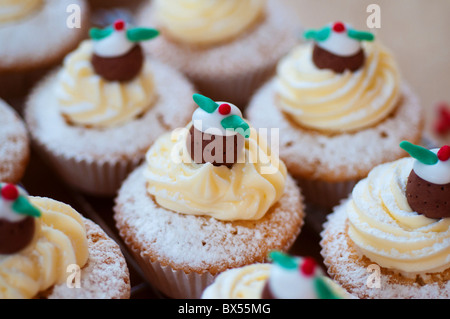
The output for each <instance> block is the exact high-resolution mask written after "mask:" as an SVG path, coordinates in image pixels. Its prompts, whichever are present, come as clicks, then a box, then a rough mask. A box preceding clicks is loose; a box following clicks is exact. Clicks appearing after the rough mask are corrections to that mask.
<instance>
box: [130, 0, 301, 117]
mask: <svg viewBox="0 0 450 319" xmlns="http://www.w3.org/2000/svg"><path fill="white" fill-rule="evenodd" d="M138 21H139V23H140V24H142V25H146V26H151V27H157V28H158V29H160V30H161V32H162V36H161V37H160V38H159V39H157V40H156V41H154V42H153V43H149V44H148V46H147V48H148V49H149V50H150V51H151V52H153V53H154V54H155V55H156V56H157V57H159V58H161V60H163V61H165V62H167V63H169V64H171V65H173V66H175V67H176V68H178V69H179V70H181V71H182V72H183V73H184V74H186V75H187V76H188V77H189V78H190V79H191V80H192V81H193V82H194V84H195V85H196V87H197V88H198V89H199V90H200V91H201V92H202V93H203V94H205V95H207V96H210V97H211V98H213V99H215V100H228V101H230V102H232V103H234V104H236V105H237V106H238V107H239V108H241V109H242V108H244V107H245V106H246V103H247V102H248V99H249V98H250V96H251V94H252V93H253V92H254V90H255V89H256V88H257V87H259V86H260V85H261V84H262V83H263V82H264V81H265V80H266V79H267V78H268V77H270V76H271V75H272V74H273V73H274V70H275V66H276V63H277V62H278V60H279V59H280V58H281V57H282V56H284V55H285V54H286V53H287V52H288V51H289V49H291V48H292V47H293V46H294V45H295V44H296V43H297V32H299V31H300V27H299V23H298V17H297V16H296V15H295V14H294V13H293V12H291V11H290V10H289V8H287V7H286V6H285V5H284V4H282V3H280V1H276V0H268V1H266V0H219V1H212V0H202V1H195V2H192V1H185V0H169V1H167V0H156V1H151V2H150V1H148V2H147V3H146V4H145V5H144V6H143V8H142V10H141V13H140V14H139V17H138Z"/></svg>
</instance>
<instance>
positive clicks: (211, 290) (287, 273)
mask: <svg viewBox="0 0 450 319" xmlns="http://www.w3.org/2000/svg"><path fill="white" fill-rule="evenodd" d="M269 257H270V259H271V261H272V263H271V264H268V263H265V264H253V265H247V266H244V267H240V268H234V269H229V270H227V271H225V272H223V273H221V274H220V275H218V276H217V278H216V279H215V281H214V282H213V283H212V284H211V285H210V286H208V288H206V289H205V291H204V292H203V294H202V299H343V298H351V296H350V295H349V294H348V293H347V292H346V291H345V290H344V289H343V288H341V287H339V286H338V285H337V284H336V283H335V282H333V281H332V280H330V278H328V277H325V276H324V275H323V273H322V271H321V269H320V268H319V267H318V266H317V265H316V262H315V261H314V259H312V258H310V257H305V258H302V257H292V256H289V255H286V254H284V253H281V252H277V251H274V252H271V253H270V256H269Z"/></svg>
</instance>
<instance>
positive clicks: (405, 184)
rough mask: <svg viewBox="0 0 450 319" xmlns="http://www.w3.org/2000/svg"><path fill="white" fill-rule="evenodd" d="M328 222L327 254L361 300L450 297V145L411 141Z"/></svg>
mask: <svg viewBox="0 0 450 319" xmlns="http://www.w3.org/2000/svg"><path fill="white" fill-rule="evenodd" d="M401 146H402V148H404V149H405V150H406V151H408V152H409V153H410V154H411V156H413V157H414V158H412V157H409V158H404V159H400V160H397V161H394V162H390V163H385V164H382V165H379V166H377V167H375V168H374V169H373V170H372V171H371V172H370V174H369V176H368V177H367V178H365V179H363V180H361V181H360V182H359V183H358V184H357V185H356V186H355V188H354V190H353V192H352V196H351V197H350V198H349V199H348V200H347V201H346V202H344V203H343V204H342V205H341V206H338V207H336V208H335V210H334V213H333V214H331V215H330V216H329V220H328V222H327V224H326V225H325V230H324V231H323V233H322V237H323V239H322V241H321V245H322V247H323V250H322V255H323V257H324V261H325V264H326V265H327V267H328V273H329V274H330V275H331V277H332V278H333V279H334V280H336V281H337V282H338V283H339V284H340V285H342V286H343V287H344V288H345V289H346V290H347V291H349V292H350V293H352V294H354V295H356V296H358V297H360V298H383V299H388V298H420V299H423V298H432V299H435V298H450V262H449V258H448V256H449V253H450V201H449V199H450V147H449V146H443V147H442V148H440V149H439V148H438V149H432V150H428V149H425V148H423V147H419V146H416V145H414V144H411V143H409V142H402V143H401Z"/></svg>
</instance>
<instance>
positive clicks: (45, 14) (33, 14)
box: [0, 0, 90, 99]
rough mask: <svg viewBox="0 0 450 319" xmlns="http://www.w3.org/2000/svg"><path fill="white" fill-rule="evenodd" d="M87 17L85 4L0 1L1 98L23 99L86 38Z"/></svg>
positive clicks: (77, 0)
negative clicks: (34, 85) (34, 84)
mask: <svg viewBox="0 0 450 319" xmlns="http://www.w3.org/2000/svg"><path fill="white" fill-rule="evenodd" d="M89 17H90V11H89V6H88V4H87V3H86V1H85V0H60V1H50V0H26V1H1V3H0V43H2V45H1V46H0V96H1V97H3V98H8V99H12V98H17V97H20V96H23V95H25V94H26V93H27V92H28V90H29V89H30V88H31V86H32V85H33V83H35V82H36V81H37V80H39V79H40V78H41V77H42V76H43V75H44V74H45V73H46V72H48V71H49V70H50V69H51V68H53V67H55V66H56V65H58V64H59V63H60V62H61V61H62V60H63V58H64V57H65V56H66V54H67V53H69V52H70V51H72V50H73V49H75V48H76V47H77V45H78V43H79V42H80V41H81V40H82V39H83V38H85V37H86V35H87V28H88V25H89ZM78 23H79V25H78Z"/></svg>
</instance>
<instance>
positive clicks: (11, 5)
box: [0, 0, 43, 23]
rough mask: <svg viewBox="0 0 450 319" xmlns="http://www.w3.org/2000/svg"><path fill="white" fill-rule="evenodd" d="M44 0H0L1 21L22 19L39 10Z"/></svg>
mask: <svg viewBox="0 0 450 319" xmlns="http://www.w3.org/2000/svg"><path fill="white" fill-rule="evenodd" d="M42 3H43V0H20V1H17V0H0V23H6V22H11V21H17V20H20V19H22V18H24V17H26V16H28V15H29V14H31V13H32V12H33V11H35V10H37V9H38V8H39V7H40V6H41V5H42Z"/></svg>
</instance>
